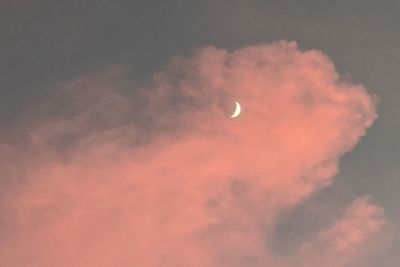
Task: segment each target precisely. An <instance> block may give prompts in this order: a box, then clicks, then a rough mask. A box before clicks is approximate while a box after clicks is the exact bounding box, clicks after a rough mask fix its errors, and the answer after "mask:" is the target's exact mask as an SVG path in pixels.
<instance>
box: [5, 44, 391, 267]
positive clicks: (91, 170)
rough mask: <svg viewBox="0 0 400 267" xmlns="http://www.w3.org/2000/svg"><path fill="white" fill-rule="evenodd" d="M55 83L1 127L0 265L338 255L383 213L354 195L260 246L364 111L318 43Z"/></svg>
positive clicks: (278, 261)
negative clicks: (299, 239) (317, 220)
mask: <svg viewBox="0 0 400 267" xmlns="http://www.w3.org/2000/svg"><path fill="white" fill-rule="evenodd" d="M54 91H55V92H54V94H53V95H51V96H49V98H48V100H47V101H45V103H43V105H41V106H39V107H35V108H32V109H31V110H30V112H29V113H27V114H26V116H25V117H24V118H23V119H21V121H20V123H19V125H18V127H16V128H15V129H11V130H8V131H3V134H2V136H3V138H2V140H3V142H2V144H1V147H0V156H1V158H2V163H1V166H0V168H1V173H2V179H1V183H2V188H3V189H2V193H1V196H0V198H1V206H0V208H1V210H0V212H1V213H0V215H1V217H0V225H1V227H0V228H1V229H2V230H0V233H1V235H0V236H1V238H0V258H1V261H3V264H2V265H4V266H41V267H43V266H44V267H46V266H61V267H62V266H149V267H153V266H163V267H164V266H165V267H170V266H171V267H172V266H193V267H196V266H218V267H219V266H230V267H234V266H265V265H266V264H269V265H272V266H278V267H285V266H293V262H296V263H302V264H303V263H304V266H322V265H320V264H318V257H320V254H319V253H318V249H319V248H320V246H321V244H323V247H324V252H323V253H324V255H326V256H324V264H325V265H326V266H331V265H329V264H331V263H329V262H328V261H329V260H331V259H333V258H334V257H335V256H336V255H340V256H342V258H343V259H346V260H345V261H343V262H342V263H340V264H339V265H335V266H345V264H347V262H348V261H350V260H351V259H352V257H353V255H354V251H356V250H357V248H358V247H359V246H361V245H362V244H364V243H365V242H367V241H368V238H369V237H370V236H371V235H372V234H375V233H376V232H378V231H379V230H380V229H381V227H382V225H383V223H384V217H383V214H382V210H381V208H379V207H377V206H375V205H373V204H370V203H369V202H368V200H367V199H366V198H362V197H361V198H360V199H358V200H355V202H354V204H353V205H352V206H351V207H350V208H349V209H348V211H347V213H346V214H344V215H343V217H342V218H338V220H337V222H335V223H334V224H333V225H332V226H327V230H326V231H324V232H322V233H319V232H316V233H315V237H312V238H311V239H310V240H308V241H306V242H305V243H304V244H303V245H302V246H300V247H299V248H298V249H297V250H296V251H295V252H293V253H292V255H288V256H287V255H286V256H280V255H276V254H275V253H274V252H273V251H271V250H270V249H269V248H268V247H269V244H268V242H269V238H268V237H269V236H271V235H272V234H273V231H274V228H275V226H276V223H277V221H278V217H279V213H280V212H281V211H282V210H284V209H287V208H290V207H294V206H295V205H297V204H298V203H300V202H302V201H303V200H304V199H305V198H307V197H310V196H311V195H312V194H313V193H314V192H316V191H318V190H320V189H321V188H324V187H326V186H328V185H329V184H330V183H331V182H332V179H333V176H334V175H335V174H336V173H337V171H338V163H339V159H340V157H341V156H342V155H343V154H344V153H346V152H348V151H350V150H351V149H352V148H353V147H354V146H355V145H356V143H357V142H358V141H359V139H360V138H361V137H362V136H363V135H364V134H365V131H366V129H367V128H368V127H369V126H370V125H371V124H372V123H373V121H374V119H375V118H376V113H375V107H374V99H373V97H371V96H370V95H368V93H367V92H366V91H365V89H364V88H363V87H362V86H361V85H355V84H351V83H349V82H344V81H342V80H341V79H340V77H339V76H338V74H337V73H336V71H335V69H334V66H333V64H332V63H331V62H330V60H329V59H328V58H327V57H326V56H325V55H323V54H322V53H321V52H319V51H306V52H303V51H300V50H299V49H298V48H297V45H296V43H294V42H285V41H282V42H276V43H272V44H262V45H258V46H249V47H244V48H242V49H238V50H235V51H227V50H223V49H217V48H214V47H206V48H202V49H199V50H197V51H195V52H194V53H193V55H191V56H190V57H177V58H175V59H173V60H172V61H171V63H170V64H169V65H168V66H166V67H165V68H164V69H163V70H161V71H160V72H158V73H156V74H154V76H153V78H152V80H151V81H150V82H149V83H148V84H146V85H140V84H138V83H137V82H135V81H134V79H133V78H131V77H130V73H129V70H127V69H125V68H123V67H118V66H114V67H111V68H109V69H107V70H105V71H103V72H101V73H92V74H88V75H85V76H83V77H81V78H79V79H76V80H74V81H68V82H63V83H59V84H57V85H55V90H54ZM235 100H237V101H239V102H240V103H241V105H242V107H243V113H242V114H241V115H240V116H239V117H238V118H237V119H230V118H229V114H230V112H232V109H233V107H234V101H235ZM343 255H345V256H343ZM306 264H309V265H306ZM310 264H311V265H310Z"/></svg>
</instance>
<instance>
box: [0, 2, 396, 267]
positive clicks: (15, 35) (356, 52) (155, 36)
mask: <svg viewBox="0 0 400 267" xmlns="http://www.w3.org/2000/svg"><path fill="white" fill-rule="evenodd" d="M279 39H286V40H295V41H297V42H298V43H299V46H300V48H301V49H318V50H321V51H323V52H324V53H326V54H328V55H329V56H330V57H331V59H332V60H333V62H334V63H335V65H336V67H337V69H338V71H339V72H340V73H341V74H342V75H344V76H346V77H351V79H352V81H353V82H357V83H361V84H363V85H364V86H366V87H367V88H368V89H369V92H370V93H373V94H376V95H377V96H378V97H379V106H378V113H379V119H378V120H377V121H376V123H375V124H374V126H373V127H372V128H371V129H369V131H368V135H367V136H366V137H365V138H363V140H362V142H361V143H360V144H359V145H358V146H357V148H356V149H355V150H354V151H352V152H351V153H350V154H348V155H347V156H345V157H344V160H343V161H342V164H341V169H340V173H339V175H338V177H337V179H336V180H335V183H334V184H333V185H332V187H330V188H328V189H326V190H324V191H323V192H320V193H317V194H316V195H315V196H314V197H313V198H312V199H311V200H309V201H308V202H306V203H304V205H302V206H300V207H298V209H296V211H292V212H288V214H286V215H283V219H282V224H281V225H280V226H279V227H278V229H277V234H276V240H275V243H276V248H275V249H276V250H277V251H278V252H279V253H285V250H287V249H290V248H285V245H284V244H285V240H287V239H289V238H290V239H299V240H301V234H299V233H298V232H299V229H300V233H301V231H305V232H306V231H307V229H309V228H310V226H307V225H310V224H311V225H312V224H314V226H315V225H316V224H319V223H321V224H322V223H323V222H318V217H319V215H320V214H322V213H324V209H326V208H327V207H330V205H332V204H329V203H331V202H332V201H339V202H340V201H345V200H346V199H347V198H348V199H350V198H351V197H352V195H353V194H357V195H358V194H362V195H364V194H368V195H370V196H371V200H372V201H373V202H375V203H377V204H379V205H382V206H383V207H384V208H385V212H386V214H387V217H388V220H389V221H390V224H391V227H392V228H393V229H392V230H391V232H392V234H393V236H394V241H393V243H392V244H391V245H390V246H386V247H385V248H384V249H382V250H381V251H378V252H376V253H375V255H373V256H371V258H370V259H368V263H366V262H361V263H360V266H371V267H372V266H382V267H385V266H387V267H397V266H398V264H399V262H400V258H399V255H398V253H396V251H397V252H398V251H399V250H400V242H399V239H398V238H397V236H396V235H397V234H398V229H399V226H400V208H399V203H400V179H399V169H400V168H399V159H400V150H399V148H400V144H399V140H398V139H399V136H400V121H399V118H400V109H398V103H399V100H400V91H399V88H398V85H399V77H400V2H399V1H395V0H383V1H373V0H364V1H361V0H359V1H356V0H346V1H345V0H339V1H328V0H319V1H317V0H314V1H312V0H304V1H295V0H293V1H288V0H279V1H278V0H264V1H261V0H246V1H245V0H241V1H240V0H230V1H229V0H214V1H213V0H198V1H194V0H192V1H190V0H180V1H179V0H172V1H171V0H170V1H155V0H140V1H139V0H132V1H120V0H116V1H106V0H98V1H94V0H91V1H89V0H87V1H77V0H69V1H61V0H52V1H50V0H48V1H45V0H31V1H21V0H18V1H11V0H3V1H1V2H0V123H1V127H0V128H7V127H11V126H12V125H13V124H14V123H15V122H16V121H18V117H19V116H20V115H21V114H22V112H23V111H24V109H25V108H26V107H29V106H32V105H35V103H37V102H40V101H41V100H42V99H43V98H45V97H46V94H47V93H49V91H51V88H52V87H51V86H49V85H51V84H52V83H54V82H58V81H62V80H68V79H73V78H76V77H78V76H80V75H82V74H84V73H86V72H89V71H93V70H101V69H103V68H106V67H107V66H110V65H116V64H123V65H127V66H130V67H132V68H133V69H134V73H135V74H136V75H137V77H140V78H141V79H144V80H145V79H146V77H148V76H150V75H151V74H152V73H154V72H155V71H157V70H158V69H160V68H162V67H163V65H165V64H166V63H167V62H168V61H169V60H170V59H171V58H172V57H173V56H175V55H182V54H188V53H190V51H192V50H193V49H195V48H197V47H201V46H204V45H214V46H217V47H223V48H237V47H240V46H244V45H249V44H255V43H260V42H271V41H276V40H279ZM338 192H339V194H342V195H343V198H342V199H341V200H337V199H336V198H337V195H338ZM331 195H332V197H330V196H331ZM333 196H336V198H334V197H333ZM333 206H335V205H333ZM338 206H339V205H338ZM332 208H334V207H332ZM321 217H322V216H321ZM294 222H296V223H294ZM293 228H296V231H294V230H293ZM296 232H297V233H296ZM299 242H300V241H299Z"/></svg>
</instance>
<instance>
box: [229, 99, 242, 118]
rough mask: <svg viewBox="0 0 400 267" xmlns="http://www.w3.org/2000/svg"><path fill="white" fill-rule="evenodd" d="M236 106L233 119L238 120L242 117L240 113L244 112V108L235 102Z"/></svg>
mask: <svg viewBox="0 0 400 267" xmlns="http://www.w3.org/2000/svg"><path fill="white" fill-rule="evenodd" d="M235 103H236V106H235V111H234V112H233V113H232V115H231V118H236V117H238V116H239V115H240V111H241V110H242V108H241V107H240V104H239V102H237V101H235Z"/></svg>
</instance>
